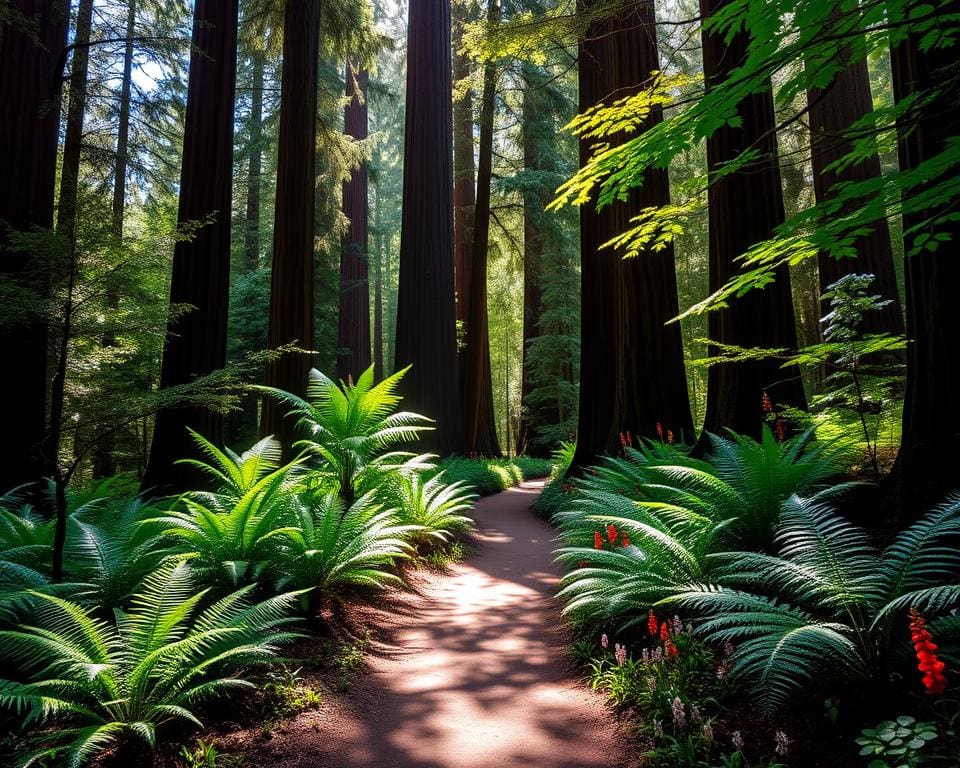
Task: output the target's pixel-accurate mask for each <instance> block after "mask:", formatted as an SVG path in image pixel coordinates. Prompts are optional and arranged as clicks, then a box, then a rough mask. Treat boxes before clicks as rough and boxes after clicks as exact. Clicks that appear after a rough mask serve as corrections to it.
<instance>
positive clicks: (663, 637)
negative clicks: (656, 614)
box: [660, 621, 670, 643]
mask: <svg viewBox="0 0 960 768" xmlns="http://www.w3.org/2000/svg"><path fill="white" fill-rule="evenodd" d="M660 642H662V643H669V642H670V623H669V622H667V621H665V622H663V624H661V625H660Z"/></svg>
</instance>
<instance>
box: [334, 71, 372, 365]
mask: <svg viewBox="0 0 960 768" xmlns="http://www.w3.org/2000/svg"><path fill="white" fill-rule="evenodd" d="M344 78H345V80H346V90H347V99H348V101H347V105H346V107H344V110H343V125H344V132H345V133H346V134H347V136H351V137H353V138H354V139H357V140H358V141H363V140H364V139H366V138H367V70H366V69H362V68H361V69H356V68H355V67H353V66H352V65H351V63H350V62H349V61H347V63H346V66H345V73H344ZM343 213H344V215H345V216H346V217H347V218H348V219H350V229H349V230H348V231H347V234H346V235H345V236H344V238H343V242H342V244H341V249H340V315H339V324H338V333H337V376H338V377H339V378H340V379H341V380H343V381H346V380H347V378H348V377H352V378H353V381H356V380H357V379H358V378H359V376H360V374H361V373H362V372H363V371H365V370H366V369H367V368H369V367H370V284H369V262H368V260H367V248H368V243H367V240H368V238H367V218H368V213H369V211H368V202H367V164H366V162H363V163H361V164H360V167H359V168H357V169H356V170H354V171H353V172H352V173H351V174H350V180H349V181H347V182H346V183H345V184H344V185H343Z"/></svg>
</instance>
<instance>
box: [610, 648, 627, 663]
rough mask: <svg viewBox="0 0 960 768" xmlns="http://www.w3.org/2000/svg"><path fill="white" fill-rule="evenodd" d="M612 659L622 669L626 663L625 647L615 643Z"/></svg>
mask: <svg viewBox="0 0 960 768" xmlns="http://www.w3.org/2000/svg"><path fill="white" fill-rule="evenodd" d="M613 657H614V658H615V659H616V660H617V666H618V667H622V666H623V665H624V664H626V662H627V646H625V645H620V643H617V644H616V645H615V646H614V650H613Z"/></svg>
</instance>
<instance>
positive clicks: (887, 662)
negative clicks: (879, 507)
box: [554, 429, 960, 709]
mask: <svg viewBox="0 0 960 768" xmlns="http://www.w3.org/2000/svg"><path fill="white" fill-rule="evenodd" d="M625 454H626V455H625V456H624V457H623V458H617V459H608V460H607V462H606V464H605V466H602V467H597V468H595V470H593V471H592V472H590V471H588V472H587V474H586V475H585V477H584V478H582V479H580V480H578V481H576V487H575V488H568V491H569V494H568V496H567V498H568V503H567V504H566V506H565V507H564V508H563V509H562V510H561V511H560V512H558V513H557V514H556V515H555V517H554V521H555V523H556V524H557V525H558V527H559V529H560V536H561V540H562V542H563V545H562V546H561V548H560V549H559V551H558V555H557V556H558V560H559V561H560V562H562V563H563V564H564V565H565V566H566V567H567V572H566V575H565V576H564V578H563V580H562V582H561V590H560V597H561V598H562V599H563V600H564V601H565V603H566V605H565V611H566V612H567V613H568V614H573V615H576V616H578V617H581V618H583V619H586V620H588V621H596V622H603V623H610V622H613V623H616V624H618V625H620V626H621V627H629V626H631V625H634V624H637V623H640V622H643V621H645V620H646V617H647V611H648V609H649V608H650V607H651V606H656V605H663V604H669V605H675V606H678V607H679V608H681V609H682V610H683V611H684V615H696V616H699V617H700V623H699V631H700V632H701V633H702V635H703V636H704V637H705V638H706V639H707V640H709V641H711V642H715V643H718V644H720V645H723V644H724V643H727V642H730V643H733V645H734V646H735V647H736V652H735V654H734V656H733V657H732V659H731V662H732V664H733V670H734V672H736V673H739V674H740V675H741V676H742V677H743V678H745V679H747V680H750V681H751V682H752V683H753V684H754V685H755V686H756V693H757V696H758V699H759V701H760V703H761V704H762V705H763V706H764V707H766V708H767V709H773V708H776V707H778V706H781V705H783V704H784V703H786V702H787V701H788V700H789V699H790V698H791V697H792V696H793V695H794V694H796V693H797V692H798V691H799V690H800V689H801V688H802V687H803V686H804V685H805V684H807V683H809V682H810V681H812V680H815V679H817V678H819V677H821V676H826V677H828V678H829V679H834V680H843V679H871V678H874V679H881V678H882V676H883V675H885V674H889V673H890V672H891V671H894V670H895V669H897V667H898V665H900V664H901V663H902V662H903V661H904V654H906V653H907V652H908V651H909V646H908V645H907V644H906V639H907V635H906V633H905V630H904V627H905V626H906V625H905V623H904V616H905V615H906V613H907V610H908V609H909V608H911V607H914V608H917V609H919V610H922V611H924V612H926V613H927V614H928V615H930V616H931V617H933V616H941V617H942V618H941V619H940V620H939V623H937V622H934V624H933V626H934V628H935V629H936V631H937V632H938V634H937V637H938V638H940V639H942V640H943V641H946V642H947V645H946V646H945V647H944V654H945V656H947V657H951V654H954V653H956V650H955V649H952V648H951V647H949V642H948V641H949V637H950V635H951V634H952V635H953V636H957V634H958V633H957V632H956V629H957V627H956V626H955V625H956V624H958V623H960V622H957V620H956V617H955V616H951V615H948V613H949V611H950V610H952V609H954V608H955V607H957V606H960V550H958V549H957V547H956V541H957V539H958V536H960V497H958V498H955V499H952V500H951V501H950V502H948V503H947V504H945V505H943V506H941V507H938V508H937V509H935V510H934V511H933V512H931V513H930V514H929V515H928V516H926V517H925V518H923V519H922V520H920V521H918V522H917V523H915V524H914V525H913V526H911V527H909V528H907V529H906V530H904V531H902V532H901V533H900V534H899V536H898V537H897V539H896V540H895V541H894V543H893V544H891V545H890V546H889V547H887V548H886V549H884V550H879V549H878V548H877V547H876V546H875V545H874V544H873V543H872V542H871V540H870V538H869V537H868V535H867V534H866V532H865V531H863V530H861V529H859V528H856V527H855V526H853V525H851V524H850V523H849V522H848V521H846V520H845V519H844V518H843V517H842V516H840V515H839V514H838V513H837V512H835V511H834V510H833V509H832V508H831V507H830V506H829V500H830V498H831V497H833V496H835V495H837V494H838V493H840V492H841V491H842V490H843V489H844V488H845V487H846V486H844V485H842V484H841V485H832V486H831V485H829V483H830V481H831V479H833V478H835V476H836V475H837V474H838V473H839V471H840V470H841V469H842V468H843V466H844V462H845V461H847V460H848V457H849V444H844V443H827V444H818V443H815V442H812V441H811V439H810V435H809V434H804V435H801V436H799V437H797V438H794V439H792V440H789V441H786V442H784V443H778V442H777V441H776V440H775V439H774V438H773V436H772V435H771V434H770V432H769V430H766V429H765V430H764V434H763V436H762V438H761V440H760V441H759V442H757V441H754V440H751V439H750V438H746V437H741V436H737V435H733V436H731V437H730V438H718V437H715V436H714V437H712V438H711V451H710V453H709V454H708V455H707V456H705V457H704V459H693V458H691V457H689V456H686V455H685V454H684V453H683V451H682V450H681V449H677V448H674V447H672V446H662V445H660V444H655V445H649V444H648V445H644V446H641V448H640V449H638V450H634V449H629V448H628V449H627V450H626V451H625ZM608 529H609V530H611V531H617V532H619V534H620V535H619V537H614V536H609V537H608V536H606V531H607V530H608ZM624 534H626V536H624Z"/></svg>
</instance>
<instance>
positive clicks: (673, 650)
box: [663, 639, 678, 658]
mask: <svg viewBox="0 0 960 768" xmlns="http://www.w3.org/2000/svg"><path fill="white" fill-rule="evenodd" d="M663 649H664V650H665V651H666V652H667V656H669V657H670V658H674V657H675V656H676V655H677V653H678V651H677V646H675V645H674V644H673V641H672V640H669V639H668V640H667V641H666V642H665V643H664V644H663Z"/></svg>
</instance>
